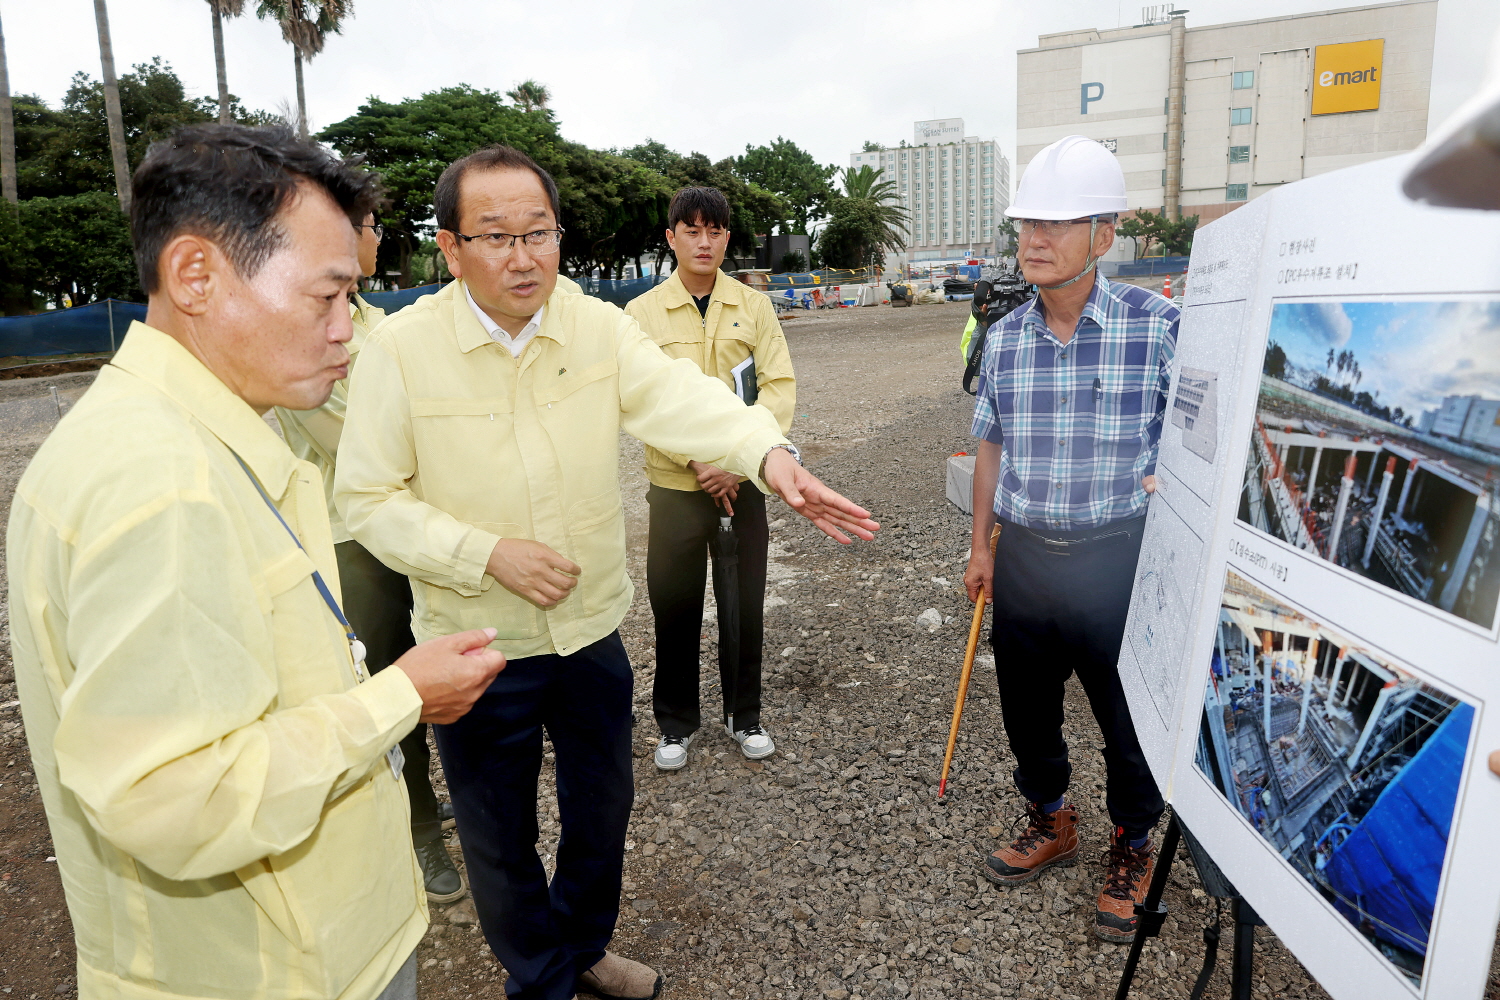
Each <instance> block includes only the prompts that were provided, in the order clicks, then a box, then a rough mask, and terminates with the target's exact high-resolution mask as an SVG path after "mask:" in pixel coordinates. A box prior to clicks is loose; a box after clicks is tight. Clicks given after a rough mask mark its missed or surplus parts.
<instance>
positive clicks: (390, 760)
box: [385, 743, 406, 781]
mask: <svg viewBox="0 0 1500 1000" xmlns="http://www.w3.org/2000/svg"><path fill="white" fill-rule="evenodd" d="M385 762H386V763H387V764H389V765H390V767H391V776H392V777H393V778H395V779H396V780H397V781H400V780H401V768H402V767H404V766H405V765H406V754H404V753H402V752H401V744H399V743H398V744H396V745H395V746H393V747H391V748H390V749H389V750H387V751H386V752H385Z"/></svg>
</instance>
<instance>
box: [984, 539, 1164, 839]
mask: <svg viewBox="0 0 1500 1000" xmlns="http://www.w3.org/2000/svg"><path fill="white" fill-rule="evenodd" d="M1143 524H1144V519H1140V520H1137V521H1134V522H1130V523H1128V524H1125V525H1121V526H1119V527H1120V529H1121V530H1122V531H1124V532H1125V533H1124V534H1123V535H1120V536H1117V537H1115V538H1113V539H1108V540H1105V541H1100V542H1093V543H1090V544H1088V545H1087V546H1085V547H1083V548H1082V549H1081V550H1073V549H1071V548H1070V549H1069V550H1067V551H1068V554H1067V555H1061V554H1059V551H1060V550H1058V549H1056V548H1052V547H1049V546H1047V545H1046V544H1045V543H1043V542H1042V541H1041V540H1040V539H1038V538H1036V537H1035V536H1032V535H1029V534H1028V533H1027V532H1026V531H1025V529H1023V528H1021V527H1019V526H1018V525H1014V524H1006V525H1005V527H1004V530H1003V531H1002V532H1001V535H1000V544H999V547H998V550H997V551H996V554H995V605H994V608H995V626H994V629H993V630H992V631H991V633H990V641H991V643H992V644H993V646H994V649H995V675H996V679H997V680H998V682H999V686H1000V708H1001V712H1002V714H1003V716H1004V719H1005V732H1006V735H1007V736H1008V737H1009V739H1010V749H1011V753H1013V754H1014V755H1015V758H1016V770H1015V780H1016V788H1017V789H1018V790H1019V791H1020V793H1021V794H1022V795H1023V796H1025V797H1026V798H1027V799H1028V800H1030V801H1032V802H1054V801H1056V800H1057V799H1059V798H1062V797H1063V794H1064V793H1065V792H1067V790H1068V781H1069V778H1070V777H1071V776H1072V766H1071V765H1070V764H1069V763H1068V744H1067V741H1066V740H1064V739H1063V734H1062V722H1063V686H1064V685H1065V684H1066V682H1067V680H1068V677H1069V676H1070V675H1072V674H1077V675H1078V680H1079V681H1080V682H1081V683H1082V684H1083V690H1084V693H1085V694H1087V695H1088V699H1089V705H1090V707H1091V708H1093V710H1094V718H1095V720H1097V721H1098V723H1099V730H1100V732H1101V733H1102V734H1103V736H1104V763H1105V769H1106V784H1105V802H1106V805H1107V806H1108V809H1109V815H1110V819H1111V820H1113V821H1114V824H1115V826H1117V827H1122V828H1123V829H1124V831H1125V833H1126V835H1128V836H1129V837H1131V838H1137V837H1142V836H1145V835H1146V834H1147V833H1148V832H1150V830H1151V828H1152V827H1154V826H1155V825H1156V821H1157V820H1158V819H1160V818H1161V814H1162V811H1163V810H1164V809H1165V806H1164V804H1163V803H1162V799H1161V794H1160V792H1158V791H1157V788H1156V782H1155V780H1154V779H1153V778H1152V777H1151V771H1150V769H1149V768H1148V767H1147V766H1146V758H1145V755H1144V754H1143V753H1142V752H1141V745H1140V743H1139V741H1137V739H1136V735H1135V726H1134V725H1133V724H1132V723H1131V721H1130V707H1129V706H1128V705H1127V704H1126V701H1125V692H1124V689H1123V688H1121V686H1120V674H1119V670H1118V668H1117V664H1118V661H1119V657H1120V643H1121V640H1122V639H1123V638H1124V634H1125V616H1126V614H1127V613H1128V611H1129V610H1130V590H1131V586H1132V585H1133V583H1134V581H1135V564H1136V560H1137V558H1138V557H1139V556H1140V549H1141V528H1142V526H1143ZM1104 530H1107V529H1096V530H1095V531H1093V532H1077V533H1071V534H1074V535H1076V536H1078V537H1082V536H1085V535H1097V534H1099V533H1101V532H1102V531H1104ZM1058 534H1059V535H1060V536H1065V535H1067V534H1070V533H1058ZM1049 549H1050V550H1049Z"/></svg>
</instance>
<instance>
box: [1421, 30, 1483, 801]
mask: <svg viewBox="0 0 1500 1000" xmlns="http://www.w3.org/2000/svg"><path fill="white" fill-rule="evenodd" d="M1401 190H1402V191H1404V192H1405V193H1406V196H1407V197H1408V198H1412V199H1415V200H1416V201H1424V202H1426V203H1427V204H1429V205H1436V206H1438V207H1439V208H1480V209H1489V210H1490V211H1500V36H1496V39H1495V45H1494V46H1493V48H1492V49H1491V52H1490V69H1489V73H1488V75H1487V76H1486V78H1485V81H1484V85H1483V86H1481V87H1480V88H1479V93H1477V94H1475V95H1474V96H1473V97H1471V98H1470V99H1469V100H1468V102H1467V103H1465V104H1464V106H1463V107H1461V108H1459V109H1458V110H1457V111H1456V112H1454V114H1453V117H1451V118H1449V119H1448V120H1447V121H1446V122H1444V123H1443V124H1442V126H1441V127H1439V128H1438V130H1437V131H1436V132H1434V133H1433V134H1432V135H1431V136H1430V137H1429V138H1428V140H1427V141H1426V142H1425V143H1423V145H1422V148H1421V150H1420V151H1419V152H1418V155H1417V162H1416V163H1415V164H1414V165H1413V166H1412V168H1411V170H1409V171H1407V174H1406V180H1405V181H1404V182H1403V183H1402V185H1401ZM1490 770H1491V771H1493V772H1494V773H1495V774H1497V775H1500V750H1495V751H1493V752H1491V753H1490Z"/></svg>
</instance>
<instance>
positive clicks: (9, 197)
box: [0, 30, 17, 205]
mask: <svg viewBox="0 0 1500 1000" xmlns="http://www.w3.org/2000/svg"><path fill="white" fill-rule="evenodd" d="M0 196H3V197H4V198H5V200H6V201H8V202H10V203H11V204H12V205H14V204H16V200H17V198H16V119H15V116H14V115H13V114H12V112H11V106H10V71H9V70H8V69H7V68H6V64H5V32H4V31H3V30H0Z"/></svg>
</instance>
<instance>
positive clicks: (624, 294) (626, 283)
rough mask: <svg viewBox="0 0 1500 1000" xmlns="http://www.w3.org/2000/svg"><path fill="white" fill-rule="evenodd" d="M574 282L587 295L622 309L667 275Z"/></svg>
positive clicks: (575, 279) (584, 279) (590, 279)
mask: <svg viewBox="0 0 1500 1000" xmlns="http://www.w3.org/2000/svg"><path fill="white" fill-rule="evenodd" d="M573 280H574V281H576V282H578V284H579V285H580V286H581V287H582V288H583V291H584V293H585V294H587V295H592V296H593V297H594V298H596V299H603V300H604V301H605V302H613V303H614V304H615V305H617V306H619V307H620V308H621V309H623V308H625V306H626V305H627V304H628V303H629V302H630V300H631V299H633V298H636V297H637V296H640V295H644V294H646V293H647V292H649V291H651V289H653V288H655V287H656V286H657V285H659V284H661V283H662V282H663V281H666V280H667V275H665V274H657V275H652V276H650V277H646V278H621V279H620V280H618V281H616V280H615V279H613V278H603V279H601V278H574V279H573Z"/></svg>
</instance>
